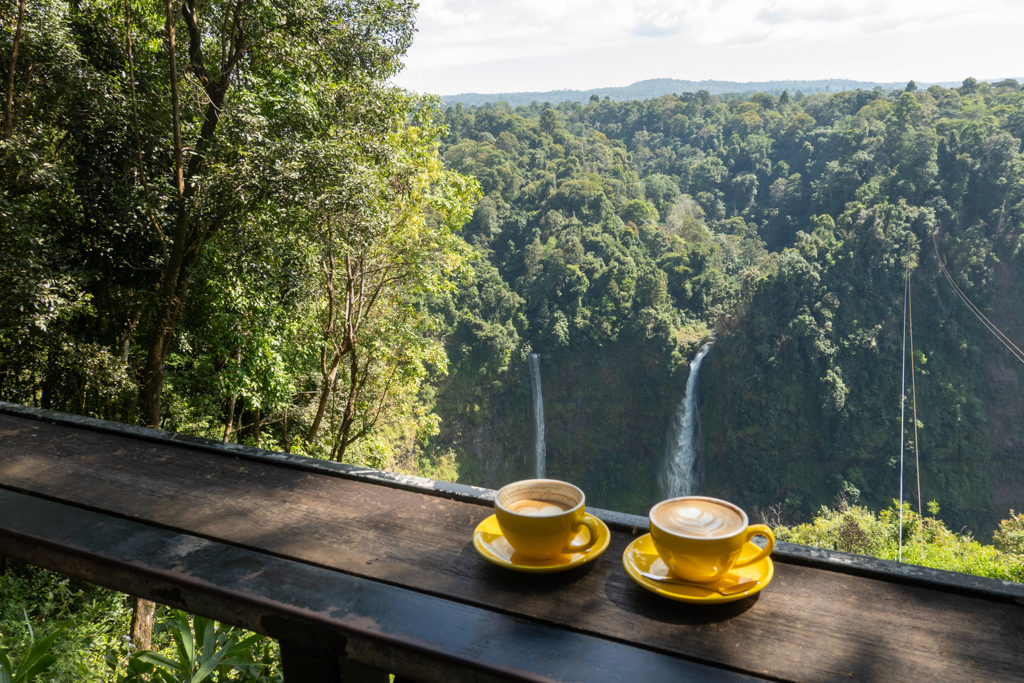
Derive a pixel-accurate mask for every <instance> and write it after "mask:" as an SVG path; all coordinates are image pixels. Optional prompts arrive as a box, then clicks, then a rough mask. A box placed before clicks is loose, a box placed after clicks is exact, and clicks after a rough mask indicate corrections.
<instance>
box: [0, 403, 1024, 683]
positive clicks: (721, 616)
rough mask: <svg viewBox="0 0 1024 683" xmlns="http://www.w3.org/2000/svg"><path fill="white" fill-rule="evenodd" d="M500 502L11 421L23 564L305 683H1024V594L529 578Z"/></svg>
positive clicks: (782, 564)
mask: <svg viewBox="0 0 1024 683" xmlns="http://www.w3.org/2000/svg"><path fill="white" fill-rule="evenodd" d="M492 497H493V492H492V491H489V490H486V489H479V488H474V487H469V486H462V485H458V484H448V483H443V482H435V481H430V480H425V479H421V478H418V477H408V476H402V475H395V474H390V473H386V472H379V471H376V470H369V469H366V468H358V467H352V466H347V465H341V464H337V463H331V462H325V461H320V460H314V459H309V458H302V457H296V456H290V455H287V454H282V453H273V452H268V451H262V450H259V449H253V448H247V447H242V446H237V445H232V444H221V443H217V442H211V441H206V440H201V439H192V438H185V437H180V436H177V435H172V434H166V433H163V432H157V431H154V430H148V429H141V428H136V427H130V426H126V425H120V424H115V423H109V422H103V421H100V420H91V419H88V418H81V417H75V416H69V415H62V414H58V413H50V412H47V411H40V410H36V409H31V408H24V407H21V406H14V405H11V404H3V403H0V554H2V555H4V556H7V557H11V558H14V559H17V560H19V561H23V562H29V563H32V564H36V565H39V566H42V567H46V568H48V569H52V570H55V571H58V572H62V573H64V574H67V575H69V576H73V577H76V578H80V579H84V580H87V581H91V582H93V583H96V584H100V585H103V586H107V587H109V588H113V589H116V590H119V591H123V592H126V593H130V594H133V595H137V596H140V597H145V598H148V599H152V600H155V601H157V602H160V603H163V604H167V605H170V606H173V607H177V608H181V609H184V610H187V611H190V612H193V613H196V614H201V615H203V616H206V617H210V618H213V619H217V620H218V621H222V622H226V623H229V624H234V625H237V626H242V627H244V628H247V629H250V630H252V631H256V632H259V633H264V634H267V635H269V636H272V637H274V638H276V639H278V640H279V641H280V643H281V651H282V660H283V665H284V670H285V676H286V678H287V680H288V681H290V682H291V683H295V682H296V681H303V682H304V681H310V682H313V683H319V682H320V681H332V682H334V681H338V680H343V681H386V680H387V674H389V673H391V674H395V675H396V676H397V680H399V681H401V680H415V681H422V682H424V683H426V682H428V681H439V682H440V681H445V682H448V681H484V680H518V681H537V680H554V681H627V682H629V683H641V682H646V681H683V680H693V681H705V680H707V681H711V680H715V681H717V680H762V679H764V680H786V681H826V680H850V678H851V677H852V678H853V679H855V680H880V681H883V680H884V681H921V680H943V681H954V680H965V681H966V680H971V681H974V680H983V681H995V680H1020V677H1021V675H1022V674H1021V672H1022V671H1024V607H1022V605H1024V586H1022V585H1021V584H1015V583H1011V582H1000V581H995V580H991V579H981V578H978V577H971V576H965V575H960V574H952V573H949V572H941V571H937V570H929V569H924V568H919V567H911V566H909V565H897V564H896V563H892V562H885V561H881V560H872V559H870V558H862V557H857V556H853V555H846V554H844V553H836V552H831V551H825V550H820V549H812V548H804V547H801V546H794V545H791V544H786V543H780V544H779V545H778V546H777V549H776V552H775V553H774V554H773V559H774V561H775V563H776V571H775V578H774V580H773V581H772V583H771V584H770V585H769V586H768V587H767V588H765V589H764V590H763V591H762V592H761V593H759V594H758V595H756V596H754V597H751V598H747V599H744V600H741V601H738V602H734V603H729V604H726V605H720V606H717V607H701V606H694V605H686V604H681V603H675V602H670V601H667V600H664V599H662V598H659V597H658V596H655V595H652V594H650V593H647V592H646V591H644V590H642V589H641V588H639V587H638V586H636V585H635V584H633V583H632V581H631V580H630V579H629V578H628V576H627V575H626V574H625V572H624V571H623V569H622V564H621V556H622V552H623V549H624V548H625V546H626V545H627V544H628V543H629V542H630V541H631V540H632V539H633V538H634V537H635V536H636V535H637V534H641V533H646V531H647V528H646V519H644V518H640V517H634V516H631V515H623V514H621V513H614V512H609V511H601V510H598V511H594V510H591V512H594V513H595V514H596V515H597V516H598V517H601V518H602V519H604V520H605V522H606V523H607V524H608V526H609V527H610V528H611V529H612V540H611V546H610V547H609V549H608V551H607V552H606V553H605V554H604V555H603V556H602V557H601V558H599V559H598V560H596V561H594V562H592V563H590V564H588V565H585V566H584V567H580V568H577V569H574V570H571V571H568V572H565V573H561V574H552V575H545V576H536V575H520V574H514V573H511V572H508V571H506V570H503V569H501V568H499V567H495V566H492V565H490V564H488V563H486V562H484V561H483V560H482V559H481V558H480V557H479V556H478V555H477V554H476V552H475V551H474V549H473V547H472V544H471V534H472V530H473V529H474V527H475V526H476V524H478V523H479V522H480V521H481V520H483V519H484V518H485V517H487V516H488V515H489V514H490V509H489V508H490V506H491V499H492Z"/></svg>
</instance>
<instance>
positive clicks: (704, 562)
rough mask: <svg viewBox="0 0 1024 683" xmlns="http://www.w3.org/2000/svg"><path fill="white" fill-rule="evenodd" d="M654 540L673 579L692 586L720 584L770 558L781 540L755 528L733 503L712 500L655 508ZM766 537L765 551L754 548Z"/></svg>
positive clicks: (758, 526)
mask: <svg viewBox="0 0 1024 683" xmlns="http://www.w3.org/2000/svg"><path fill="white" fill-rule="evenodd" d="M650 518H651V540H652V541H653V542H654V549H655V550H657V551H658V556H659V557H660V558H661V560H662V561H663V562H664V563H665V565H666V566H667V567H668V571H669V573H670V574H672V575H673V576H675V577H676V578H679V579H683V580H684V581H690V582H691V583H711V582H714V581H718V580H719V579H721V578H722V577H723V576H725V574H726V573H728V572H729V571H730V570H732V569H733V568H737V567H746V566H748V565H751V564H754V563H756V562H760V561H761V560H762V559H764V558H766V557H768V555H769V554H771V552H772V548H774V547H775V536H774V535H773V534H772V530H771V529H769V528H768V527H767V526H765V525H764V524H752V525H751V524H749V523H748V521H747V514H746V513H745V512H743V510H741V509H740V508H738V507H736V506H735V505H733V504H732V503H727V502H726V501H724V500H718V499H717V498H708V497H706V496H686V497H684V498H672V499H671V500H665V501H662V502H660V503H658V504H657V505H655V506H654V507H653V508H651V513H650ZM755 536H763V537H764V538H765V539H766V541H767V543H766V544H765V546H764V547H763V548H758V547H757V546H756V545H754V544H750V548H749V549H748V552H747V554H745V555H743V559H740V555H741V554H742V553H743V549H744V547H745V546H747V544H748V543H750V541H751V540H752V539H753V538H754V537H755Z"/></svg>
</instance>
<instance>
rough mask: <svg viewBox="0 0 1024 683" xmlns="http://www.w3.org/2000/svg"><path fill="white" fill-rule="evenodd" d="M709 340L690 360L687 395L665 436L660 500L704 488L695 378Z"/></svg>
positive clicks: (660, 474) (708, 348) (688, 494)
mask: <svg viewBox="0 0 1024 683" xmlns="http://www.w3.org/2000/svg"><path fill="white" fill-rule="evenodd" d="M713 343H714V342H713V341H710V342H708V343H707V344H705V345H704V347H703V348H702V349H701V350H700V351H699V352H698V353H697V355H696V356H695V357H694V359H693V360H692V361H691V362H690V376H689V378H688V379H687V380H686V395H685V396H683V400H682V401H680V402H679V405H678V407H676V411H675V413H673V415H672V419H671V420H670V422H669V426H668V434H666V436H665V459H664V462H663V464H662V469H661V472H660V473H659V475H658V484H659V487H660V489H661V497H662V499H666V498H675V497H677V496H692V495H699V494H701V493H703V491H704V459H703V457H702V455H703V454H702V453H701V449H700V447H701V432H700V414H699V413H698V412H697V409H698V407H699V406H698V401H699V398H700V397H699V395H698V387H699V386H700V385H699V384H698V377H699V375H700V364H701V362H702V361H703V360H704V356H706V355H708V351H710V350H711V345H712V344H713Z"/></svg>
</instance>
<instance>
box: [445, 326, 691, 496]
mask: <svg viewBox="0 0 1024 683" xmlns="http://www.w3.org/2000/svg"><path fill="white" fill-rule="evenodd" d="M666 367H667V364H666V363H665V362H664V359H662V358H660V356H659V354H658V353H657V352H656V351H655V350H653V349H647V348H645V347H644V346H643V345H642V344H636V345H634V344H619V345H616V346H613V347H604V348H595V349H593V350H591V351H588V352H586V353H577V354H571V355H570V354H567V353H566V354H559V355H555V356H553V357H547V356H542V357H541V377H542V381H543V387H544V412H545V423H546V431H547V470H546V473H547V476H549V477H552V478H555V479H562V480H565V481H569V482H572V483H573V484H576V485H577V486H579V487H580V488H582V489H583V491H584V492H585V493H586V494H587V503H588V505H592V506H594V507H600V508H609V509H613V510H619V511H622V512H630V513H634V514H646V511H647V509H649V508H650V506H651V505H653V504H654V503H655V502H657V500H656V498H657V495H658V494H657V483H656V480H657V472H658V468H659V467H660V465H661V460H662V457H663V452H664V445H665V433H666V429H667V425H668V420H669V418H670V415H671V414H672V412H673V411H674V410H675V407H676V404H678V402H679V400H680V399H681V398H682V396H683V393H684V392H685V387H686V377H687V372H688V371H687V370H686V368H683V369H682V370H681V371H680V372H678V373H676V376H673V375H672V374H671V373H669V372H668V370H667V369H666ZM508 372H509V375H510V377H509V380H508V382H507V383H506V384H505V385H504V386H503V387H502V389H501V391H499V392H496V393H492V394H489V395H488V396H487V397H486V398H485V399H484V401H483V402H481V403H476V404H473V405H467V404H465V403H463V402H460V401H459V394H458V392H457V390H456V389H457V386H458V383H459V378H457V377H453V378H452V380H451V381H450V383H449V384H448V385H447V386H446V387H442V388H441V389H440V390H439V392H438V403H437V409H438V413H439V414H440V415H441V418H442V425H441V434H440V435H439V436H438V438H437V440H436V445H435V447H436V448H441V449H446V448H453V449H454V450H455V451H456V453H457V458H458V462H459V465H460V470H459V472H460V479H459V481H461V482H464V483H467V484H475V485H479V486H488V487H492V488H497V487H500V486H502V485H504V484H506V483H508V482H510V481H515V480H516V479H524V478H529V477H533V476H534V440H533V439H534V424H533V415H532V408H531V401H530V375H529V367H528V365H527V363H525V362H523V363H520V364H518V365H516V366H513V367H512V368H510V369H509V371H508Z"/></svg>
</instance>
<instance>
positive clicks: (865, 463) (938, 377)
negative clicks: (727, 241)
mask: <svg viewBox="0 0 1024 683" xmlns="http://www.w3.org/2000/svg"><path fill="white" fill-rule="evenodd" d="M832 277H833V274H832V273H830V272H829V271H825V272H824V273H823V275H822V278H821V283H822V285H823V286H822V287H821V289H822V291H824V290H825V289H829V290H831V291H837V292H839V296H837V297H836V301H837V302H838V303H836V305H835V307H834V309H833V310H834V314H833V315H831V316H830V317H829V318H828V321H827V324H826V325H822V326H820V327H819V330H818V332H817V333H816V334H817V336H813V335H812V336H810V339H811V341H812V342H813V343H806V342H805V341H804V340H802V339H801V338H800V335H801V333H802V330H801V328H800V326H799V324H798V323H800V321H801V318H800V316H795V317H793V318H792V322H791V321H790V317H789V315H786V314H784V315H781V316H778V319H771V318H770V317H768V316H770V314H766V313H765V311H766V310H768V309H766V308H764V307H763V306H760V307H759V306H757V304H758V302H757V301H756V300H755V302H754V304H753V305H752V306H751V308H750V309H749V310H747V311H745V312H744V313H743V314H742V315H741V316H740V317H739V318H738V321H736V323H735V324H734V325H733V327H732V328H731V329H729V330H728V331H725V332H723V334H722V335H721V340H720V342H719V343H718V344H717V345H716V352H715V353H714V354H712V355H711V356H709V358H708V361H707V363H706V370H705V372H704V373H703V374H704V382H703V395H704V403H703V406H702V414H703V424H704V437H705V452H706V453H707V460H708V491H709V493H710V494H712V495H719V496H721V497H724V498H727V499H730V500H734V501H735V502H737V503H738V504H740V505H742V506H744V507H746V508H747V509H748V510H750V511H752V512H754V513H755V516H756V514H757V513H759V512H764V511H766V510H767V508H769V507H775V506H781V508H779V507H776V510H781V512H782V515H783V518H784V519H785V520H786V521H788V522H800V521H805V520H807V519H809V518H810V516H811V515H813V514H814V512H815V511H816V510H817V509H819V508H820V506H822V505H830V506H831V505H835V504H836V502H837V500H838V499H839V498H840V497H844V496H845V497H847V498H848V499H849V498H855V497H859V499H860V501H861V502H862V503H864V504H866V505H868V506H869V507H871V508H873V509H881V508H884V507H888V506H889V505H891V504H892V501H893V500H894V499H896V498H898V496H899V492H900V490H899V457H900V387H901V381H902V378H901V373H900V360H901V354H902V337H903V334H902V303H903V297H902V295H901V293H900V292H899V290H898V289H895V291H893V290H894V288H892V287H890V291H889V292H885V293H881V295H880V292H879V287H878V285H877V284H874V285H872V286H871V287H870V288H869V287H864V289H863V290H862V291H858V287H857V286H856V284H857V283H856V282H854V283H853V286H848V285H847V284H846V283H847V281H848V280H839V281H835V280H832ZM837 280H838V278H837ZM979 283H980V284H981V285H982V286H981V287H976V288H975V289H974V290H972V291H971V294H970V296H971V298H972V299H974V300H975V304H976V305H978V306H979V307H981V309H982V310H983V311H985V314H986V315H987V316H988V317H989V318H990V319H991V320H992V321H993V322H994V323H995V324H997V325H998V326H999V327H1000V329H1002V330H1003V331H1004V332H1005V333H1006V334H1007V335H1008V336H1010V337H1011V339H1014V340H1015V341H1016V342H1017V343H1018V345H1020V343H1019V341H1020V340H1022V339H1024V259H1022V258H1020V257H1013V255H1012V254H1003V255H1002V258H1001V260H1000V261H999V262H997V263H996V265H995V267H994V268H993V271H992V280H991V281H990V282H988V283H986V282H985V281H983V280H980V279H979ZM833 287H834V288H835V289H832V288H833ZM844 287H845V288H846V289H847V292H846V293H845V294H844V293H843V288H844ZM911 288H912V293H913V294H912V298H913V322H914V325H913V328H914V357H915V375H916V386H917V419H918V426H919V428H918V432H917V435H918V438H919V441H920V444H919V455H920V472H921V483H920V487H921V494H922V495H921V497H922V499H923V502H925V503H927V502H928V501H930V500H933V499H934V500H937V501H938V503H939V505H940V508H941V513H940V517H941V518H942V519H943V520H944V521H945V522H946V523H947V525H948V526H949V527H950V528H951V529H954V530H957V531H959V530H961V529H963V528H966V529H968V530H970V531H972V532H973V533H974V534H975V536H976V537H977V538H979V539H981V540H988V539H989V538H990V537H991V533H992V531H993V529H994V528H995V526H996V525H997V524H998V522H999V521H1000V520H1002V519H1005V518H1007V517H1008V516H1009V511H1010V509H1014V510H1020V509H1021V508H1022V507H1024V391H1022V389H1024V365H1022V364H1021V363H1020V362H1018V361H1017V360H1016V359H1015V358H1014V357H1013V356H1012V355H1011V354H1010V353H1008V352H1007V351H1006V349H1005V348H1003V347H1002V346H1001V345H1000V344H999V343H998V342H997V341H996V339H995V338H994V337H993V336H992V335H991V334H990V333H989V332H988V331H986V330H985V328H984V327H983V326H982V324H981V323H980V322H979V321H978V320H977V319H976V318H975V317H974V316H973V315H972V314H971V313H970V311H969V309H968V308H967V307H966V306H965V305H964V304H963V303H962V302H961V301H960V300H959V299H958V298H957V297H956V295H955V293H954V291H953V290H952V288H951V287H950V286H949V283H948V282H947V281H946V280H945V278H944V276H943V275H942V274H941V271H940V270H939V267H938V263H937V261H936V260H935V258H934V252H932V253H929V252H927V251H926V252H924V253H923V254H922V255H921V265H920V267H919V268H918V269H917V270H916V271H915V272H914V274H913V276H912V278H911ZM828 297H829V295H828V294H826V299H827V298H828ZM880 300H881V301H884V306H885V307H884V308H882V309H879V310H869V307H870V306H874V305H877V304H876V303H875V302H878V301H880ZM780 308H781V307H780ZM766 317H768V324H765V323H764V319H765V318H766ZM803 319H804V320H806V316H804V318H803ZM864 320H878V321H880V322H879V325H878V327H877V328H876V329H874V330H868V329H867V328H866V327H865V326H864V325H863V324H862V323H858V321H864ZM865 330H867V332H865ZM804 337H805V338H808V335H806V334H804ZM823 349H824V350H823ZM826 357H827V358H828V359H829V360H828V362H829V363H830V364H831V366H826V365H825V363H824V362H823V359H824V358H826ZM833 367H834V368H835V376H836V377H840V378H841V382H842V384H841V385H840V388H841V393H840V392H836V394H838V396H839V398H840V399H841V403H840V402H837V403H833V402H831V400H830V399H831V398H832V397H833V394H830V393H828V392H826V391H824V390H823V388H826V387H828V386H829V380H830V379H831V376H830V375H829V374H828V373H829V371H830V370H831V368H833ZM909 369H910V364H909V360H908V363H907V370H908V374H907V377H906V396H907V404H906V416H905V418H906V419H905V430H906V432H905V433H906V451H905V453H904V462H905V469H904V500H905V501H906V502H908V503H909V504H911V505H912V506H913V507H914V509H917V506H918V500H917V498H918V496H917V488H918V482H917V466H916V463H915V449H914V436H915V434H914V429H913V406H912V403H911V386H912V385H911V378H910V375H909Z"/></svg>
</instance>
